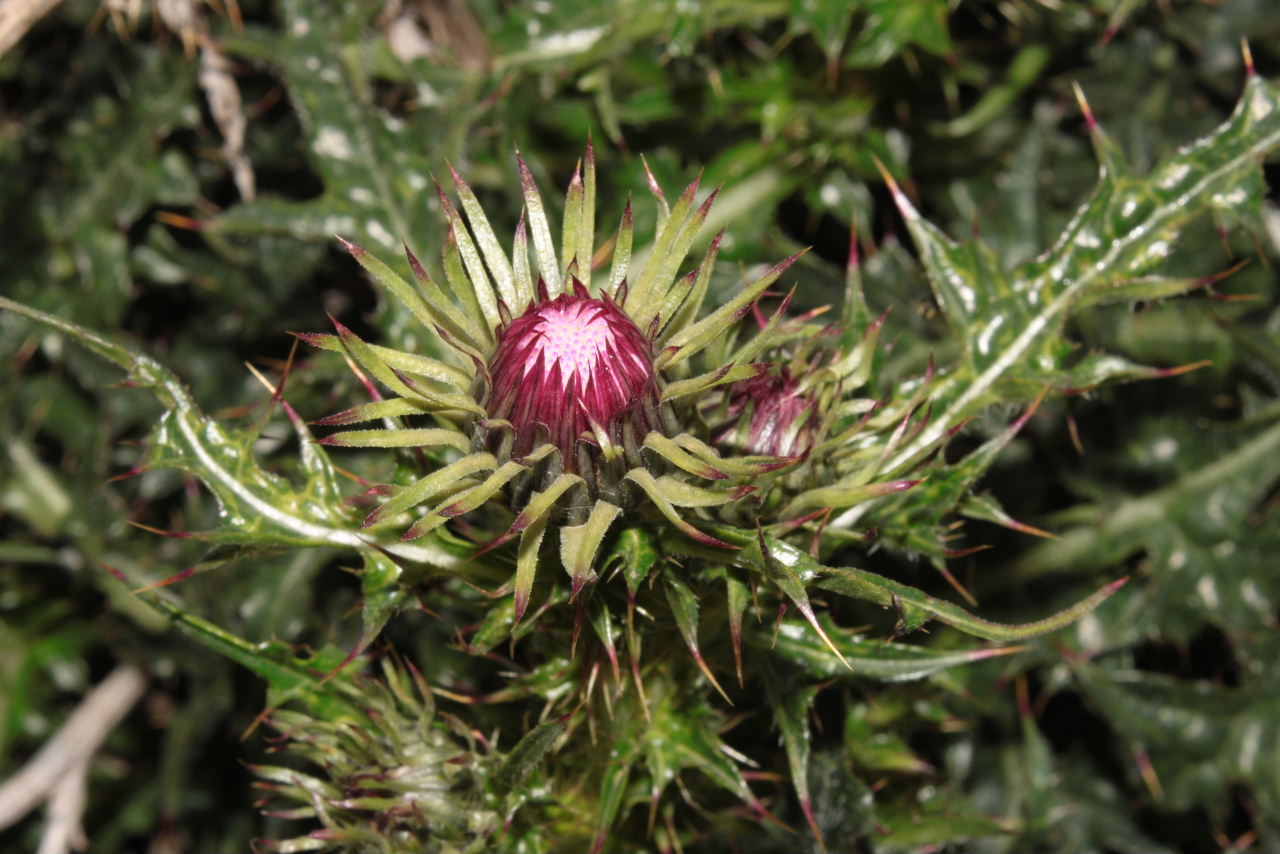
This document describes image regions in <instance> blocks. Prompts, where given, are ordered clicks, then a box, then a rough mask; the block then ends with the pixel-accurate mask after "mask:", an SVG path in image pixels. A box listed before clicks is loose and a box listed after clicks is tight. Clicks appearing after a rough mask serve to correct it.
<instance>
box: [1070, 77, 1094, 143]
mask: <svg viewBox="0 0 1280 854" xmlns="http://www.w3.org/2000/svg"><path fill="white" fill-rule="evenodd" d="M1071 88H1072V89H1073V90H1074V91H1075V93H1076V103H1077V104H1079V105H1080V112H1081V114H1082V115H1083V116H1084V123H1085V125H1086V126H1088V128H1089V133H1090V134H1095V133H1098V131H1099V127H1098V120H1097V119H1096V118H1094V116H1093V110H1092V109H1091V108H1090V107H1089V101H1088V99H1086V98H1085V96H1084V90H1083V89H1081V88H1080V84H1079V83H1078V82H1076V81H1075V80H1072V81H1071Z"/></svg>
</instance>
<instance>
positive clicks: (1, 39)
mask: <svg viewBox="0 0 1280 854" xmlns="http://www.w3.org/2000/svg"><path fill="white" fill-rule="evenodd" d="M61 2H62V0H0V56H4V55H5V53H6V52H7V51H8V50H9V48H11V47H13V46H14V45H15V44H17V43H18V42H19V41H21V40H22V37H23V36H25V35H26V34H27V30H29V29H31V27H32V25H34V24H35V22H36V21H38V20H40V19H41V18H43V17H44V16H45V15H47V14H48V13H49V10H51V9H52V8H53V7H54V6H57V5H58V4H59V3H61Z"/></svg>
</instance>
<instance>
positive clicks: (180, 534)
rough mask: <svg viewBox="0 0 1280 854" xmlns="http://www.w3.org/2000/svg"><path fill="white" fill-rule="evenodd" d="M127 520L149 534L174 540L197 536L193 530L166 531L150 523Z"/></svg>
mask: <svg viewBox="0 0 1280 854" xmlns="http://www.w3.org/2000/svg"><path fill="white" fill-rule="evenodd" d="M125 521H126V522H128V523H129V524H130V525H132V526H133V527H135V528H141V529H142V530H144V531H146V532H147V533H149V534H156V535H157V536H161V537H168V538H170V539H173V540H189V539H191V538H192V537H194V536H196V535H195V534H194V533H192V532H191V531H166V530H164V529H163V528H153V527H151V526H150V525H144V524H142V523H141V522H135V521H133V520H132V519H126V520H125Z"/></svg>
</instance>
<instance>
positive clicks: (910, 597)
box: [712, 526, 1128, 657]
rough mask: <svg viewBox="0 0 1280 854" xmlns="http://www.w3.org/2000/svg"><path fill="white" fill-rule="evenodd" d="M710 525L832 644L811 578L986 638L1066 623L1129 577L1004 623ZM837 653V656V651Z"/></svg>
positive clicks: (916, 620) (909, 620)
mask: <svg viewBox="0 0 1280 854" xmlns="http://www.w3.org/2000/svg"><path fill="white" fill-rule="evenodd" d="M712 530H713V531H715V532H716V534H718V535H719V536H721V537H723V538H725V539H726V540H728V541H730V542H735V543H738V544H741V545H742V546H743V548H742V550H741V551H739V552H736V553H735V557H736V559H737V560H738V561H739V562H740V564H742V565H745V566H748V567H750V568H751V569H754V570H756V571H757V572H760V573H762V574H763V575H764V576H765V577H766V578H769V579H770V580H772V581H774V583H776V584H778V586H779V588H780V589H781V590H782V591H783V592H784V593H786V594H787V596H788V597H790V598H791V599H792V601H794V602H795V603H796V605H797V607H799V608H800V609H801V612H802V613H804V612H805V611H806V610H807V611H808V613H806V614H805V618H806V619H807V620H809V623H810V625H812V626H813V627H814V629H815V631H817V632H818V633H819V635H820V636H822V637H824V639H825V640H826V641H827V647H828V648H829V649H831V648H833V647H834V645H833V644H832V643H831V642H830V639H829V638H826V637H825V632H824V631H823V629H822V628H821V626H820V625H818V623H817V617H816V615H813V611H812V607H811V606H809V604H808V595H807V593H805V586H806V585H809V584H812V585H814V586H817V587H820V588H822V589H824V590H830V591H831V592H833V593H839V594H841V595H843V596H849V597H851V598H855V599H864V600H866V601H868V602H873V603H875V604H877V605H880V606H882V607H885V608H893V609H894V610H895V611H897V612H898V614H899V617H900V620H901V621H902V622H903V623H904V624H906V625H907V626H909V627H911V628H918V627H920V626H921V625H923V623H924V622H925V621H927V620H928V619H936V620H940V621H941V622H944V623H946V624H947V625H950V626H953V627H955V628H957V629H960V630H961V631H963V632H966V633H968V634H971V635H975V636H977V637H980V638H985V639H986V640H993V641H1000V642H1010V641H1018V640H1025V639H1027V638H1032V637H1035V636H1037V635H1042V634H1047V633H1049V632H1053V631H1057V630H1058V629H1060V628H1062V627H1064V626H1067V625H1070V624H1071V623H1073V622H1074V621H1076V620H1078V619H1080V618H1081V617H1082V616H1084V615H1085V614H1087V613H1089V612H1090V611H1092V610H1093V609H1094V608H1096V607H1098V606H1099V605H1101V604H1102V603H1103V602H1104V601H1106V600H1107V599H1108V598H1109V597H1110V596H1111V595H1112V594H1113V593H1115V592H1116V591H1117V590H1119V589H1120V588H1121V587H1123V586H1124V584H1125V582H1127V581H1128V578H1127V577H1125V578H1121V579H1119V580H1118V581H1113V582H1111V583H1110V584H1108V585H1106V586H1105V587H1103V588H1102V589H1101V590H1099V591H1097V592H1096V593H1094V594H1093V595H1091V596H1088V597H1086V598H1084V599H1082V600H1081V601H1079V602H1077V603H1076V604H1075V605H1073V606H1071V607H1070V608H1067V609H1065V610H1063V611H1060V612H1058V613H1057V614H1054V615H1053V616H1051V617H1046V618H1045V619H1043V620H1038V621H1036V622H1033V623H1023V624H1020V625H1009V624H1005V623H993V622H991V621H989V620H984V619H982V618H981V617H976V616H974V615H973V614H971V613H969V612H968V611H966V610H964V609H963V608H960V607H959V606H957V605H953V604H951V603H950V602H944V601H942V600H941V599H936V598H934V597H932V596H929V595H928V594H926V593H924V592H923V591H920V590H917V589H916V588H914V587H909V586H908V585H906V584H902V583H900V582H897V581H893V580H892V579H888V578H885V577H883V576H880V575H877V574H875V573H873V572H867V571H866V570H861V569H854V568H852V567H831V566H824V565H822V564H820V563H818V562H817V561H816V560H814V559H813V558H812V557H811V556H810V555H809V554H808V553H806V552H804V551H801V550H800V549H798V548H796V547H795V546H792V545H790V544H788V543H785V542H783V541H782V540H779V539H778V538H776V537H774V536H772V535H769V534H766V533H764V532H761V533H760V534H759V539H758V542H757V541H756V538H755V537H752V536H751V535H750V534H748V533H747V532H746V531H742V530H740V529H735V528H727V527H723V526H716V527H713V528H712ZM801 603H804V604H803V605H802V604H801ZM836 655H837V657H839V652H838V651H837V652H836Z"/></svg>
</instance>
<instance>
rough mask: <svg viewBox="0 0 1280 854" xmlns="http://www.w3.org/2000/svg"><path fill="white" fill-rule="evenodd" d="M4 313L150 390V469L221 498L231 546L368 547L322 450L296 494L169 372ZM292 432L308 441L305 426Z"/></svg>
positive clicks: (306, 456) (424, 555)
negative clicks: (156, 408) (68, 341)
mask: <svg viewBox="0 0 1280 854" xmlns="http://www.w3.org/2000/svg"><path fill="white" fill-rule="evenodd" d="M0 308H5V309H8V310H9V311H12V312H14V313H16V314H20V315H23V316H26V317H29V318H31V319H32V320H35V321H38V322H40V323H43V324H45V325H47V326H49V327H51V328H53V329H55V330H57V331H59V332H61V333H63V334H65V335H68V336H69V337H71V338H73V339H75V340H77V341H79V342H81V343H83V344H84V345H85V346H86V347H88V348H89V349H90V350H92V351H93V352H94V353H96V354H98V355H99V356H101V357H103V358H104V359H107V360H109V361H111V362H113V363H114V364H116V365H118V366H119V367H121V368H123V369H124V370H125V371H126V373H127V374H128V377H129V381H130V382H131V383H132V384H133V385H136V386H141V387H144V388H147V389H149V390H150V391H151V392H152V393H153V394H154V395H155V397H156V399H157V400H159V401H160V403H161V405H163V406H164V407H165V413H164V415H163V416H161V418H160V421H159V423H158V425H157V426H156V428H155V430H154V432H153V433H152V436H151V439H150V442H149V444H148V449H147V457H146V465H147V466H149V467H152V468H178V469H182V470H184V471H188V472H190V473H192V474H194V475H195V476H196V477H198V478H200V480H201V481H202V482H203V483H204V484H205V486H206V487H207V488H208V489H209V491H210V492H212V493H213V494H214V496H216V497H217V499H218V503H219V505H220V508H221V513H222V517H223V519H224V520H225V522H226V527H225V528H224V531H225V533H226V538H225V539H226V540H227V541H229V542H236V543H242V544H246V545H263V546H281V545H283V546H293V547H297V546H339V547H343V548H350V549H355V550H365V549H368V548H370V547H371V546H370V545H369V543H368V542H367V541H366V540H365V539H363V538H362V537H361V536H360V535H359V534H357V533H356V532H355V531H353V530H351V526H350V519H349V517H348V516H347V515H346V511H345V510H344V509H343V507H342V505H341V502H340V501H339V499H338V490H337V487H336V484H335V482H334V479H333V477H334V476H333V471H332V468H331V466H330V465H329V463H328V459H327V457H325V456H324V453H323V451H322V450H321V448H320V446H319V445H316V444H314V443H310V442H304V444H303V446H302V447H303V451H302V453H303V460H304V465H305V469H304V470H305V471H306V472H307V475H308V477H307V481H306V483H305V484H304V485H302V486H301V487H295V486H293V485H292V484H290V483H288V482H287V481H286V480H284V479H283V478H281V477H280V476H278V475H275V474H272V473H270V472H267V471H266V470H264V469H263V468H262V467H261V466H260V465H259V464H258V462H257V460H256V459H255V457H254V454H253V447H252V446H253V443H254V442H255V441H256V439H257V437H256V435H253V434H250V433H246V432H243V431H237V430H232V429H229V428H227V427H224V426H223V425H221V424H219V423H218V422H216V421H213V420H212V419H210V418H209V417H208V416H206V415H205V414H204V413H203V412H202V411H201V410H200V408H199V407H198V406H197V405H196V403H195V401H193V400H192V399H191V397H190V395H189V394H188V392H187V390H186V387H185V386H184V385H183V384H182V383H181V382H180V381H179V380H178V378H177V377H175V376H174V375H173V374H172V373H171V372H169V371H168V370H167V369H165V368H164V367H163V366H161V365H160V364H159V363H158V362H156V361H155V360H153V359H151V358H150V357H148V356H145V355H142V354H140V353H135V352H133V351H131V350H129V349H127V348H125V347H122V346H120V345H119V344H115V343H113V342H111V341H109V340H107V339H106V338H103V337H102V336H100V335H98V334H96V333H94V332H91V331H89V330H87V329H85V328H83V327H81V326H77V325H76V324H73V323H69V322H67V321H65V320H61V319H59V318H56V317H53V316H52V315H48V314H45V313H44V312H40V311H36V310H35V309H32V308H29V307H27V306H24V305H21V304H19V303H15V302H13V301H12V300H9V299H6V298H4V297H0ZM294 427H295V429H296V430H297V431H298V432H299V434H300V435H301V436H304V437H305V438H306V439H309V438H310V436H309V434H308V433H307V432H306V428H305V426H304V425H302V423H301V421H300V420H297V421H294ZM387 549H388V550H389V551H390V552H391V553H392V554H394V555H395V556H397V557H400V558H403V559H406V560H410V561H413V562H415V563H421V564H425V565H428V566H434V567H437V568H447V567H452V566H456V565H457V564H458V563H459V555H458V554H455V553H452V552H450V551H448V550H446V549H444V548H442V547H440V546H438V545H436V544H433V543H423V544H396V545H390V546H387Z"/></svg>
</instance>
